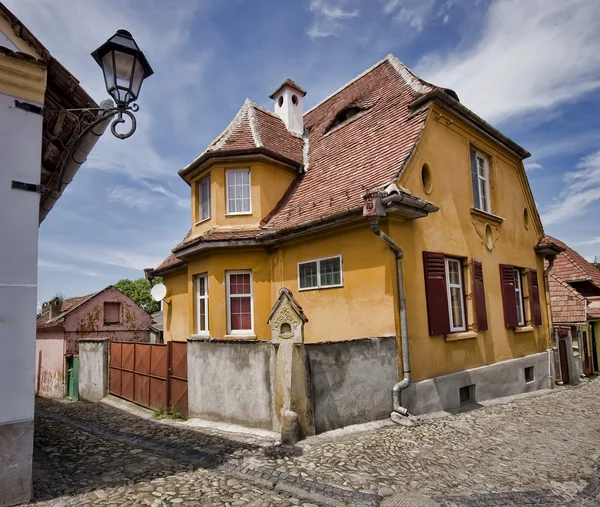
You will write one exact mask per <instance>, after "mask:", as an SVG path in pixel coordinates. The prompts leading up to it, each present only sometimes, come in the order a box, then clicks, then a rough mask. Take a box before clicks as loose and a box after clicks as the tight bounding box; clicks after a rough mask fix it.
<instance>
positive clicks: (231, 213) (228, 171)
mask: <svg viewBox="0 0 600 507" xmlns="http://www.w3.org/2000/svg"><path fill="white" fill-rule="evenodd" d="M231 173H247V174H248V195H249V198H250V200H249V207H248V211H231V210H230V209H229V174H231ZM225 200H226V201H227V204H226V206H227V207H226V209H227V213H226V215H232V216H236V215H252V175H251V174H250V169H228V170H226V171H225Z"/></svg>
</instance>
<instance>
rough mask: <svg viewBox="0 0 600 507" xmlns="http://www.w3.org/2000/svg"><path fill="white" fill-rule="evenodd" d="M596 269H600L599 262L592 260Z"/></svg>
mask: <svg viewBox="0 0 600 507" xmlns="http://www.w3.org/2000/svg"><path fill="white" fill-rule="evenodd" d="M592 264H593V265H594V267H595V268H596V269H600V262H592Z"/></svg>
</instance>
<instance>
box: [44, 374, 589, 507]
mask: <svg viewBox="0 0 600 507" xmlns="http://www.w3.org/2000/svg"><path fill="white" fill-rule="evenodd" d="M34 468H35V472H34V479H35V496H36V498H35V502H36V503H35V505H38V506H40V507H41V506H44V507H46V506H53V507H64V506H67V505H78V506H90V507H92V506H93V507H96V506H110V507H117V506H123V505H127V506H129V505H151V506H154V507H158V506H167V505H170V506H173V507H175V506H178V505H219V506H224V505H229V506H238V505H239V506H242V505H250V506H263V505H264V506H268V505H277V506H279V505H281V506H289V505H301V506H305V507H310V506H313V505H314V506H319V505H352V506H361V505H365V506H369V505H382V506H387V507H392V506H398V507H399V506H402V507H404V506H406V507H409V506H413V507H419V506H420V507H430V506H443V507H475V506H477V507H478V506H488V505H498V506H507V507H508V506H521V505H530V504H534V505H543V506H552V507H558V506H569V507H576V506H585V507H588V506H589V507H591V506H598V507H600V380H599V381H591V382H588V383H586V384H584V385H582V386H580V387H577V388H560V389H556V390H554V391H553V392H552V393H550V394H546V395H543V396H540V397H536V398H529V399H526V400H521V401H518V402H514V403H510V404H507V405H496V406H491V407H487V408H484V409H481V410H473V411H470V412H465V413H462V414H457V415H453V416H449V417H446V418H442V419H428V420H426V421H425V422H424V423H423V424H422V425H420V426H417V427H413V428H406V427H401V426H395V425H390V426H385V427H382V428H380V429H377V430H373V431H368V432H362V433H347V434H342V435H335V436H328V435H322V436H318V437H313V438H311V439H308V440H306V441H303V442H300V443H299V444H298V445H296V446H277V445H275V442H274V441H273V440H270V439H269V438H265V437H257V436H252V435H248V434H244V435H238V434H231V433H225V432H221V431H218V430H216V429H212V428H204V427H193V428H192V427H190V426H189V425H186V424H182V423H178V422H169V423H168V424H165V423H163V422H156V421H153V420H148V419H143V418H140V417H138V416H137V415H134V414H130V413H128V412H124V411H121V410H118V409H116V408H113V407H110V406H108V405H106V404H103V403H100V404H87V403H81V402H78V403H70V404H66V403H61V402H52V401H48V400H38V404H37V414H36V448H35V466H34Z"/></svg>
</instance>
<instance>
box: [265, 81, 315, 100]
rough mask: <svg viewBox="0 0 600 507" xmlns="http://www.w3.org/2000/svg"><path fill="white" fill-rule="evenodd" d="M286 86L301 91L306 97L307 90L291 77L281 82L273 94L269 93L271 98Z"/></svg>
mask: <svg viewBox="0 0 600 507" xmlns="http://www.w3.org/2000/svg"><path fill="white" fill-rule="evenodd" d="M285 86H289V87H290V88H293V89H294V90H296V91H298V92H300V93H301V94H302V96H303V97H304V96H305V95H306V91H305V90H303V89H302V88H300V86H298V85H297V84H296V83H294V82H293V81H292V80H291V79H290V78H289V77H288V78H287V79H286V80H285V81H284V82H283V83H281V84H280V85H279V86H278V87H277V88H275V91H274V92H273V93H271V95H269V98H270V99H272V98H274V97H275V95H276V94H277V92H278V91H279V90H281V89H282V88H283V87H285Z"/></svg>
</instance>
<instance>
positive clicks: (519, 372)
mask: <svg viewBox="0 0 600 507" xmlns="http://www.w3.org/2000/svg"><path fill="white" fill-rule="evenodd" d="M550 359H552V358H550ZM550 359H549V357H548V352H542V353H539V354H532V355H530V356H526V357H521V358H519V359H512V360H509V361H503V362H499V363H496V364H493V365H490V366H482V367H479V368H473V369H470V370H465V371H461V372H458V373H451V374H449V375H442V376H440V377H436V378H432V379H428V380H422V381H420V382H414V383H412V384H411V385H410V386H408V388H407V389H405V390H404V391H402V393H401V403H402V406H404V407H406V408H407V409H408V411H409V412H410V413H411V414H424V413H428V412H437V411H440V410H453V409H457V408H460V406H461V404H460V398H459V389H460V388H461V387H465V386H470V385H473V384H474V385H475V388H474V390H473V394H474V396H473V399H472V400H471V401H474V402H478V401H484V400H490V399H494V398H501V397H503V396H512V395H515V394H521V393H528V392H532V391H537V390H538V389H546V388H548V386H549V380H548V376H549V370H550V367H549V364H550V363H551V360H550ZM529 366H533V368H534V379H533V382H527V383H526V382H525V368H526V367H529Z"/></svg>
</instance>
